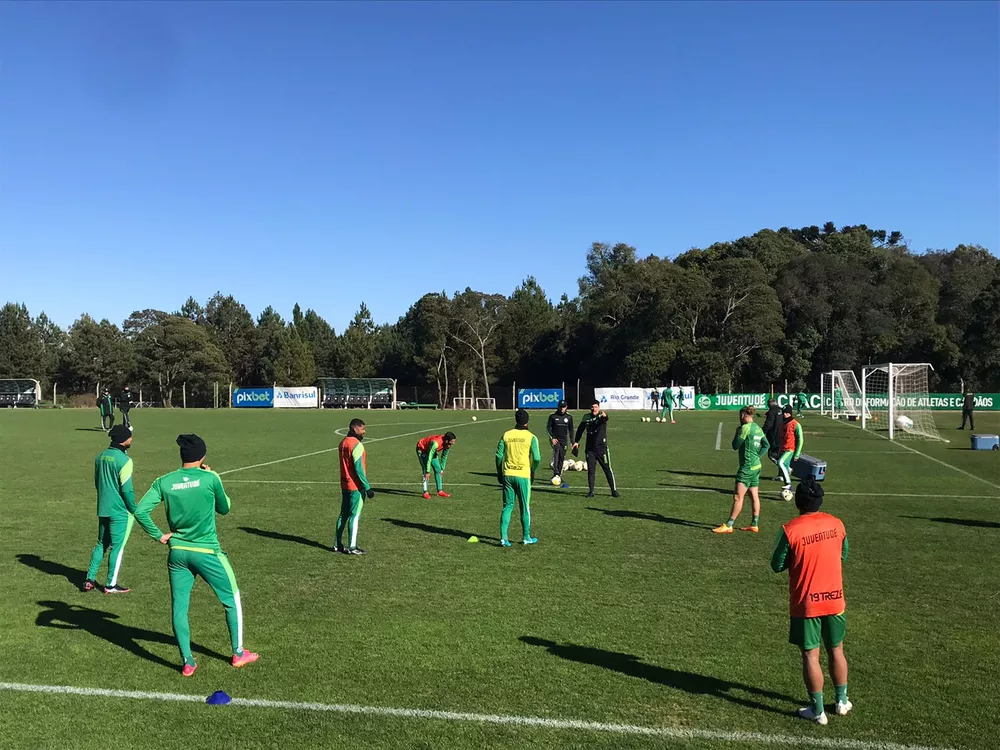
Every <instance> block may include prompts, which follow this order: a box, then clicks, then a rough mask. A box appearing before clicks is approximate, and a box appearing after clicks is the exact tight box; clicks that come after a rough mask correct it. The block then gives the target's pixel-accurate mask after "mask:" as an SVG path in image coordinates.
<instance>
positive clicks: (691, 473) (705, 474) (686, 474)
mask: <svg viewBox="0 0 1000 750" xmlns="http://www.w3.org/2000/svg"><path fill="white" fill-rule="evenodd" d="M660 471H666V472H667V473H668V474H677V475H678V476H682V477H712V478H714V479H732V478H733V477H734V476H735V474H712V473H709V472H704V471H678V470H677V469H660Z"/></svg>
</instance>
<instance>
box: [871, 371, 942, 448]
mask: <svg viewBox="0 0 1000 750" xmlns="http://www.w3.org/2000/svg"><path fill="white" fill-rule="evenodd" d="M933 369H934V368H933V367H931V365H929V364H927V363H926V362H921V363H914V364H902V365H897V364H894V363H889V364H885V365H867V366H865V367H864V368H863V369H862V371H861V386H862V388H861V390H862V400H863V403H864V404H865V405H866V408H865V409H864V411H862V415H861V426H862V427H863V428H864V429H867V430H874V431H876V432H884V433H886V436H887V437H888V438H889V439H890V440H941V439H942V437H941V433H940V432H938V428H937V425H936V424H935V422H934V415H933V413H932V412H931V410H930V396H929V393H928V391H929V381H930V373H931V371H933Z"/></svg>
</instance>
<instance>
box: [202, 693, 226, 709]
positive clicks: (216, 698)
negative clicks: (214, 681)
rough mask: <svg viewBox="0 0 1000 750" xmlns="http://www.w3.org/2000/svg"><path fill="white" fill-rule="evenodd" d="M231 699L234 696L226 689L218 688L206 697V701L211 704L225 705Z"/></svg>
mask: <svg viewBox="0 0 1000 750" xmlns="http://www.w3.org/2000/svg"><path fill="white" fill-rule="evenodd" d="M231 701H232V698H230V697H229V695H228V694H227V693H226V691H225V690H216V691H215V692H214V693H212V694H211V695H210V696H208V698H206V699H205V703H207V704H208V705H210V706H225V705H226V704H228V703H230V702H231Z"/></svg>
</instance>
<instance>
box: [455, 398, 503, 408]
mask: <svg viewBox="0 0 1000 750" xmlns="http://www.w3.org/2000/svg"><path fill="white" fill-rule="evenodd" d="M451 405H452V408H453V409H455V410H456V411H458V410H464V411H496V410H497V402H496V399H493V398H464V397H462V398H453V399H452V400H451Z"/></svg>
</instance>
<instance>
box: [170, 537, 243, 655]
mask: <svg viewBox="0 0 1000 750" xmlns="http://www.w3.org/2000/svg"><path fill="white" fill-rule="evenodd" d="M167 571H168V572H169V573H170V611H171V615H172V617H173V622H174V637H175V638H177V647H178V648H179V649H180V652H181V658H182V659H183V660H184V663H185V664H194V656H192V654H191V626H190V624H189V622H188V607H189V606H190V604H191V589H193V588H194V579H195V578H196V577H197V576H201V577H202V578H204V579H205V583H207V584H208V585H209V586H211V587H212V591H214V592H215V595H216V596H217V597H219V602H221V604H222V608H223V609H224V610H225V612H226V625H228V626H229V639H230V640H231V641H232V646H233V653H234V654H242V653H243V603H242V602H241V601H240V588H239V586H237V585H236V574H235V573H233V566H232V565H230V564H229V558H227V557H226V553H225V552H223V551H222V550H213V549H209V548H207V547H193V546H192V547H187V546H177V547H171V549H170V555H169V556H168V557H167Z"/></svg>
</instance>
